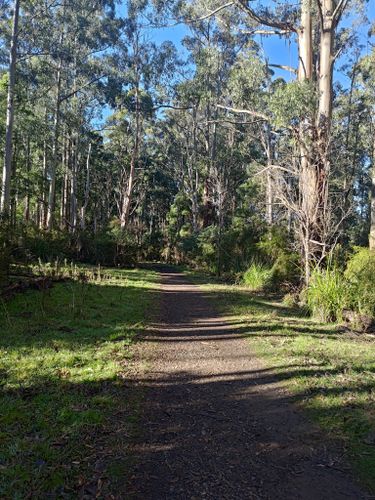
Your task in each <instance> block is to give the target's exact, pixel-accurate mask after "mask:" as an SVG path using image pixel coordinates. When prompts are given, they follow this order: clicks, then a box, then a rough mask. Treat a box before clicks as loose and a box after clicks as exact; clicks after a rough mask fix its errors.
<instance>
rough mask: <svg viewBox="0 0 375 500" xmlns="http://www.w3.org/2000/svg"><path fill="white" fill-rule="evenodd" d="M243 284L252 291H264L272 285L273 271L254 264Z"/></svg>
mask: <svg viewBox="0 0 375 500" xmlns="http://www.w3.org/2000/svg"><path fill="white" fill-rule="evenodd" d="M243 282H244V284H245V285H246V286H247V287H248V288H250V290H253V291H260V290H264V289H265V288H267V287H269V286H270V285H271V283H272V269H270V268H268V267H266V266H264V265H263V264H259V263H256V262H253V263H252V264H251V266H250V267H249V269H248V270H247V271H246V272H245V274H244V275H243Z"/></svg>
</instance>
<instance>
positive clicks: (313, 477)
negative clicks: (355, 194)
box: [0, 269, 375, 500]
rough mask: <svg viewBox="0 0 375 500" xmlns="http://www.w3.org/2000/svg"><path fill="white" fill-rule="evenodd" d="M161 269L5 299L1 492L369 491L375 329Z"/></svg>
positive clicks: (0, 352)
mask: <svg viewBox="0 0 375 500" xmlns="http://www.w3.org/2000/svg"><path fill="white" fill-rule="evenodd" d="M161 276H162V285H161V286H160V285H159V275H158V274H157V273H156V272H155V271H154V270H152V269H142V270H133V271H124V270H111V271H106V277H105V278H102V279H93V280H92V281H82V282H79V281H78V282H74V281H71V280H68V281H66V282H62V283H58V284H55V285H54V286H53V288H51V289H46V290H42V291H32V290H29V291H26V292H25V293H22V294H18V295H17V296H16V297H15V298H13V299H12V300H9V301H7V302H5V301H2V302H1V304H0V305H1V308H0V309H1V310H0V321H1V325H2V326H1V337H0V381H1V382H0V496H1V497H2V498H29V497H31V498H46V497H48V498H142V499H146V498H154V499H159V498H169V499H172V498H173V499H174V498H178V499H180V498H181V499H184V498H189V499H192V498H215V499H217V498H220V499H226V498H228V499H234V498H236V499H238V498H246V499H247V498H283V499H284V498H293V499H298V498H303V499H309V498H311V499H314V500H315V499H324V498H327V499H328V498H329V499H336V498H356V499H357V498H370V496H368V495H366V494H365V493H363V492H362V491H361V490H360V489H359V487H358V486H357V485H356V483H355V480H354V479H353V478H352V476H351V472H350V467H349V465H348V461H347V457H349V458H350V459H351V462H352V465H353V466H354V470H355V471H356V473H357V475H358V476H359V477H360V478H361V480H362V483H363V484H364V485H366V486H367V487H369V488H370V489H371V490H373V491H375V473H374V470H375V433H374V428H375V426H374V420H375V418H374V417H375V408H374V398H375V396H374V394H375V375H374V371H375V341H374V338H373V337H371V336H370V335H362V336H355V335H350V334H348V333H343V332H342V331H341V330H340V329H338V328H337V327H335V326H327V325H322V324H317V323H315V322H313V321H312V320H310V319H308V318H306V317H304V316H303V315H301V313H300V311H298V310H293V309H290V308H287V307H284V306H283V305H282V304H280V302H278V301H276V300H275V301H274V300H270V299H269V298H265V297H260V296H255V295H254V294H251V293H249V292H248V291H247V290H246V289H242V288H240V287H237V286H227V285H223V284H215V283H214V282H209V283H208V279H207V277H199V276H197V275H191V276H190V277H189V279H190V280H193V281H194V282H195V284H191V283H189V281H187V278H186V277H185V276H184V275H182V274H180V273H176V272H171V271H170V270H165V269H164V270H162V273H161ZM137 339H143V340H144V341H142V342H135V340H137ZM255 354H256V355H255ZM298 406H300V407H301V408H303V409H305V410H307V411H306V412H304V413H303V412H301V411H300V410H299V409H298ZM305 415H307V416H308V417H311V419H310V418H306V416H305ZM312 421H315V422H318V423H319V424H320V425H321V427H320V428H319V427H318V426H316V425H315V424H314V423H312ZM321 428H323V429H324V432H323V431H322V430H321Z"/></svg>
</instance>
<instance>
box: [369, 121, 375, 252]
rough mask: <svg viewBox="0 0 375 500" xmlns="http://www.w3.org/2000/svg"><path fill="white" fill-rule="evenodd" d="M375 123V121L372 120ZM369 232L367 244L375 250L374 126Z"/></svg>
mask: <svg viewBox="0 0 375 500" xmlns="http://www.w3.org/2000/svg"><path fill="white" fill-rule="evenodd" d="M374 125H375V122H374ZM370 196H371V199H370V203H371V205H370V233H369V246H370V250H375V127H374V138H373V147H372V168H371V192H370Z"/></svg>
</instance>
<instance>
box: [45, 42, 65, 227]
mask: <svg viewBox="0 0 375 500" xmlns="http://www.w3.org/2000/svg"><path fill="white" fill-rule="evenodd" d="M61 43H62V40H61ZM61 69H62V60H61V59H60V62H59V66H58V69H57V75H56V76H57V78H56V103H55V118H54V125H53V145H52V159H51V169H50V184H49V193H48V209H47V229H48V230H51V229H52V227H53V217H54V213H55V205H56V170H57V163H58V145H59V129H60V104H61Z"/></svg>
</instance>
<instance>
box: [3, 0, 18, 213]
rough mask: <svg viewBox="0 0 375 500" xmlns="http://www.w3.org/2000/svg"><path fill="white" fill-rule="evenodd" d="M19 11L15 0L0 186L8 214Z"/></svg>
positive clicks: (4, 208) (5, 210)
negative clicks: (0, 182)
mask: <svg viewBox="0 0 375 500" xmlns="http://www.w3.org/2000/svg"><path fill="white" fill-rule="evenodd" d="M19 11H20V0H15V2H14V10H13V27H12V39H11V46H10V58H9V82H8V97H7V115H6V126H5V149H4V165H3V179H2V188H1V200H0V201H1V203H0V212H1V213H2V214H5V215H6V214H8V213H9V210H10V181H11V176H12V139H13V123H14V91H15V83H16V63H17V43H18V19H19Z"/></svg>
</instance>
